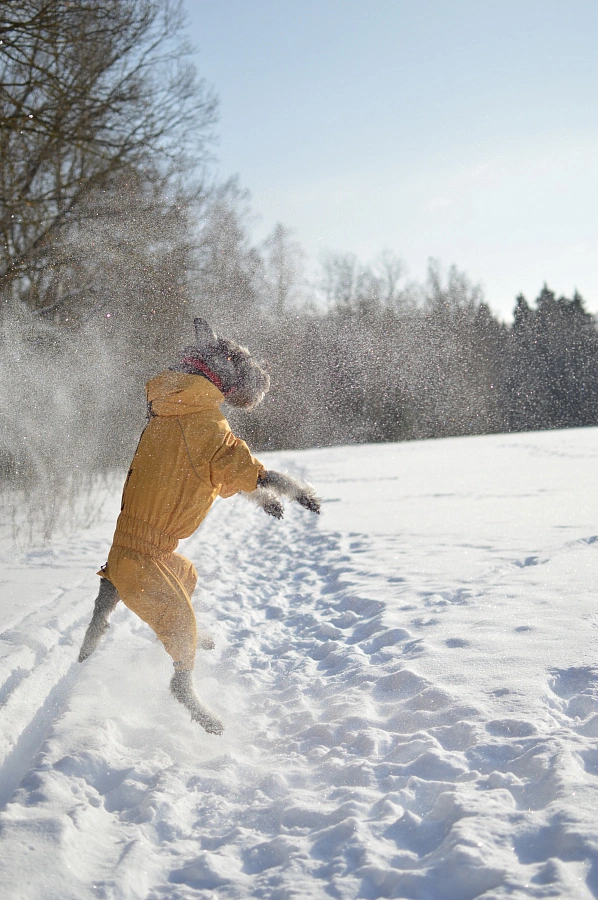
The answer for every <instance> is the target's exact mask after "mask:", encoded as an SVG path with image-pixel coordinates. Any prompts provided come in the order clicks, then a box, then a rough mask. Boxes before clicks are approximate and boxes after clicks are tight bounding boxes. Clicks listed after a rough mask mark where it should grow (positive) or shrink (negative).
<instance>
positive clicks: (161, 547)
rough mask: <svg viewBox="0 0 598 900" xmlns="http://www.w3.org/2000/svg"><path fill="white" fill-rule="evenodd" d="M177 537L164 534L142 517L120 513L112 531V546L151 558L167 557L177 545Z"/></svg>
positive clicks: (162, 558)
mask: <svg viewBox="0 0 598 900" xmlns="http://www.w3.org/2000/svg"><path fill="white" fill-rule="evenodd" d="M178 543H179V541H178V538H175V537H173V536H172V535H171V534H164V533H163V532H162V531H159V530H158V529H157V528H154V526H153V525H149V524H148V523H147V522H144V521H143V520H142V519H135V518H134V517H133V516H127V515H125V513H121V514H120V516H119V517H118V522H117V523H116V531H115V532H114V540H113V541H112V544H113V546H114V547H121V548H122V549H123V550H135V551H136V552H137V553H143V554H144V556H151V557H152V559H161V560H164V559H167V558H168V557H169V556H170V554H171V553H172V552H173V551H174V550H176V548H177V546H178Z"/></svg>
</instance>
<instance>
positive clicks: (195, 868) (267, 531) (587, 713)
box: [0, 429, 598, 900]
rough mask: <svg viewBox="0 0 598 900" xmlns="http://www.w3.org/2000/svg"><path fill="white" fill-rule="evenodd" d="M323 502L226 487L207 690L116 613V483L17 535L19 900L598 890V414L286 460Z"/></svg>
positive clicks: (206, 610) (197, 546)
mask: <svg viewBox="0 0 598 900" xmlns="http://www.w3.org/2000/svg"><path fill="white" fill-rule="evenodd" d="M262 458H263V461H264V462H265V464H266V465H267V466H268V467H269V468H278V469H283V470H288V471H290V472H291V473H293V474H296V475H299V476H301V477H306V478H307V479H308V480H310V481H311V482H312V483H313V484H315V485H316V487H317V488H318V491H319V493H320V494H321V496H322V497H323V500H324V503H323V511H322V515H321V517H319V518H317V517H315V516H313V515H312V514H310V513H308V512H306V511H304V510H302V509H300V508H299V507H298V506H296V505H294V506H293V508H289V507H287V515H286V517H285V519H284V521H282V522H278V521H276V520H274V519H271V518H269V517H267V516H265V515H264V513H263V512H261V511H260V510H258V509H255V508H253V507H252V506H251V505H250V504H248V503H246V502H245V501H244V500H243V499H242V498H234V499H232V500H227V501H219V502H218V503H217V504H216V505H215V506H214V508H213V510H212V512H211V513H210V515H209V516H208V518H207V520H206V521H205V522H204V524H203V525H202V527H201V528H200V530H199V531H198V532H197V533H196V534H195V535H194V536H193V537H192V538H190V539H189V540H188V541H186V542H184V544H183V545H182V546H181V549H182V552H184V553H185V554H186V555H188V556H189V557H190V558H191V559H193V560H194V562H195V564H196V566H197V568H198V571H199V573H200V584H199V588H198V592H197V596H196V609H197V614H198V621H199V624H200V628H202V629H205V630H207V631H209V632H210V633H211V634H212V635H213V637H214V639H215V641H216V649H215V650H212V651H210V652H207V651H199V652H198V660H197V668H196V673H195V678H196V684H197V688H198V692H199V694H200V696H201V697H202V698H203V699H204V700H205V701H206V703H207V704H208V705H209V706H210V707H212V708H213V709H214V711H215V712H216V713H217V714H218V715H219V716H220V717H221V718H222V719H223V721H224V723H225V726H226V731H225V733H224V735H223V736H222V737H216V736H212V735H208V734H206V733H205V732H204V731H203V730H202V729H201V728H200V727H199V726H197V725H195V724H193V723H192V722H190V721H189V716H188V714H187V713H186V711H185V710H184V708H183V707H181V706H180V705H178V704H177V703H176V701H175V700H174V699H173V698H172V697H171V696H170V694H169V692H168V682H169V679H170V675H171V663H170V659H169V658H168V657H167V655H166V653H165V652H164V650H163V649H162V647H161V645H160V644H159V643H158V642H157V641H156V639H155V637H154V636H153V634H152V632H151V631H150V630H149V628H148V627H147V626H146V625H144V624H143V623H142V622H141V621H140V620H138V619H137V618H136V617H135V616H134V615H133V614H132V613H131V612H129V611H128V610H127V609H125V608H124V607H122V604H121V608H119V609H118V610H117V611H116V613H115V614H114V617H113V621H112V627H111V628H110V630H109V632H108V635H107V637H106V638H105V639H104V641H103V643H102V644H101V645H100V647H99V648H98V650H97V651H96V653H95V654H94V655H93V656H92V657H91V658H90V659H89V660H87V661H86V662H85V663H84V664H79V663H77V661H76V657H77V652H78V648H79V645H80V641H81V639H82V636H83V633H84V630H85V626H86V624H87V622H88V621H89V618H90V615H91V611H92V606H93V600H94V597H95V594H96V591H97V584H98V579H97V577H96V575H95V571H96V570H97V568H98V567H99V565H100V564H101V563H103V562H104V560H105V557H106V554H107V551H108V547H109V543H110V539H111V536H112V531H113V526H114V521H115V517H116V512H117V510H118V503H119V497H118V495H117V494H116V493H115V494H114V496H113V497H111V499H110V502H109V503H108V505H107V506H106V508H105V510H104V512H103V513H102V515H101V516H100V518H99V520H98V521H97V522H95V523H94V524H93V526H92V527H91V528H89V529H87V530H86V531H85V532H83V533H81V534H80V535H78V536H77V537H76V538H73V539H71V540H69V541H66V540H65V541H63V542H62V543H61V542H58V543H56V544H55V545H53V546H52V547H51V548H47V549H39V550H31V551H30V552H27V553H24V554H23V553H21V554H15V553H14V552H11V551H9V550H8V549H5V551H4V553H3V558H2V561H3V566H2V576H1V583H2V595H1V601H0V626H1V627H0V630H1V635H0V685H1V687H0V702H1V704H2V705H1V706H0V767H1V768H0V801H1V807H0V809H1V812H0V884H1V886H2V887H1V891H0V893H1V894H2V896H3V897H7V898H19V900H30V898H31V900H33V898H35V900H41V898H43V900H54V898H56V900H71V898H72V900H87V898H118V900H121V898H122V900H129V898H143V900H160V898H169V900H187V898H202V900H208V898H218V900H221V898H222V900H229V898H230V900H232V898H241V900H243V898H254V897H256V898H273V900H274V898H275V900H291V898H335V897H338V898H376V897H398V898H422V900H473V898H482V897H483V898H497V900H498V898H507V897H508V898H535V897H562V898H592V897H597V896H598V742H597V738H598V665H597V662H596V660H597V654H598V646H597V643H598V642H597V638H598V631H597V628H598V608H597V605H596V593H595V585H596V573H597V566H598V557H597V555H596V554H597V552H598V522H597V509H598V478H597V476H596V465H597V462H598V430H597V429H579V430H572V431H562V432H545V433H535V434H519V435H508V436H505V435H498V436H491V437H481V438H453V439H449V440H439V441H428V442H417V443H407V444H385V445H368V446H354V447H350V448H349V447H337V448H331V449H317V450H310V451H303V452H287V453H280V454H264V456H263V457H262Z"/></svg>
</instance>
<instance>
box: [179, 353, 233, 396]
mask: <svg viewBox="0 0 598 900" xmlns="http://www.w3.org/2000/svg"><path fill="white" fill-rule="evenodd" d="M183 362H184V364H185V365H186V366H191V367H192V368H193V369H197V370H198V371H199V372H202V374H203V375H205V376H206V378H208V379H209V380H210V381H211V382H212V384H213V385H214V387H217V388H218V390H219V391H221V392H222V393H223V394H224V396H225V397H226V395H227V394H230V391H225V390H224V385H223V384H222V379H221V378H219V377H218V375H216V373H215V372H212V370H211V369H210V367H209V366H206V364H205V362H202V360H201V359H195V357H193V356H184V357H183ZM231 390H233V388H231Z"/></svg>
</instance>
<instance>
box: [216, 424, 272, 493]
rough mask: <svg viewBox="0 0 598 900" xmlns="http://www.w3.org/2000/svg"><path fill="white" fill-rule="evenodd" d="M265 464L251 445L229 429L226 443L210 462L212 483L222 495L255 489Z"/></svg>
mask: <svg viewBox="0 0 598 900" xmlns="http://www.w3.org/2000/svg"><path fill="white" fill-rule="evenodd" d="M263 471H265V469H264V466H263V465H262V464H261V462H260V461H259V460H258V459H255V457H254V456H252V455H251V453H250V452H249V447H248V446H247V444H246V443H245V441H242V440H241V439H240V438H237V437H235V436H234V434H233V433H232V432H230V431H229V433H228V434H227V436H226V438H225V440H224V443H223V444H222V446H221V447H220V448H219V449H218V450H217V451H216V453H215V454H214V456H213V457H212V460H211V462H210V474H211V478H212V484H213V485H214V487H216V488H218V493H219V494H220V496H221V497H232V495H233V494H236V493H238V491H254V490H255V489H256V487H257V479H258V475H259V474H260V472H263Z"/></svg>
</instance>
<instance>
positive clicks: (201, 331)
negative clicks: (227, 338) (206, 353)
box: [193, 316, 218, 347]
mask: <svg viewBox="0 0 598 900" xmlns="http://www.w3.org/2000/svg"><path fill="white" fill-rule="evenodd" d="M193 325H194V326H195V343H196V344H197V346H198V347H206V346H210V345H214V344H215V343H216V342H217V341H218V338H217V337H216V334H215V332H214V330H213V328H212V327H211V325H208V323H207V322H206V320H205V319H202V318H201V316H195V318H194V319H193Z"/></svg>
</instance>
